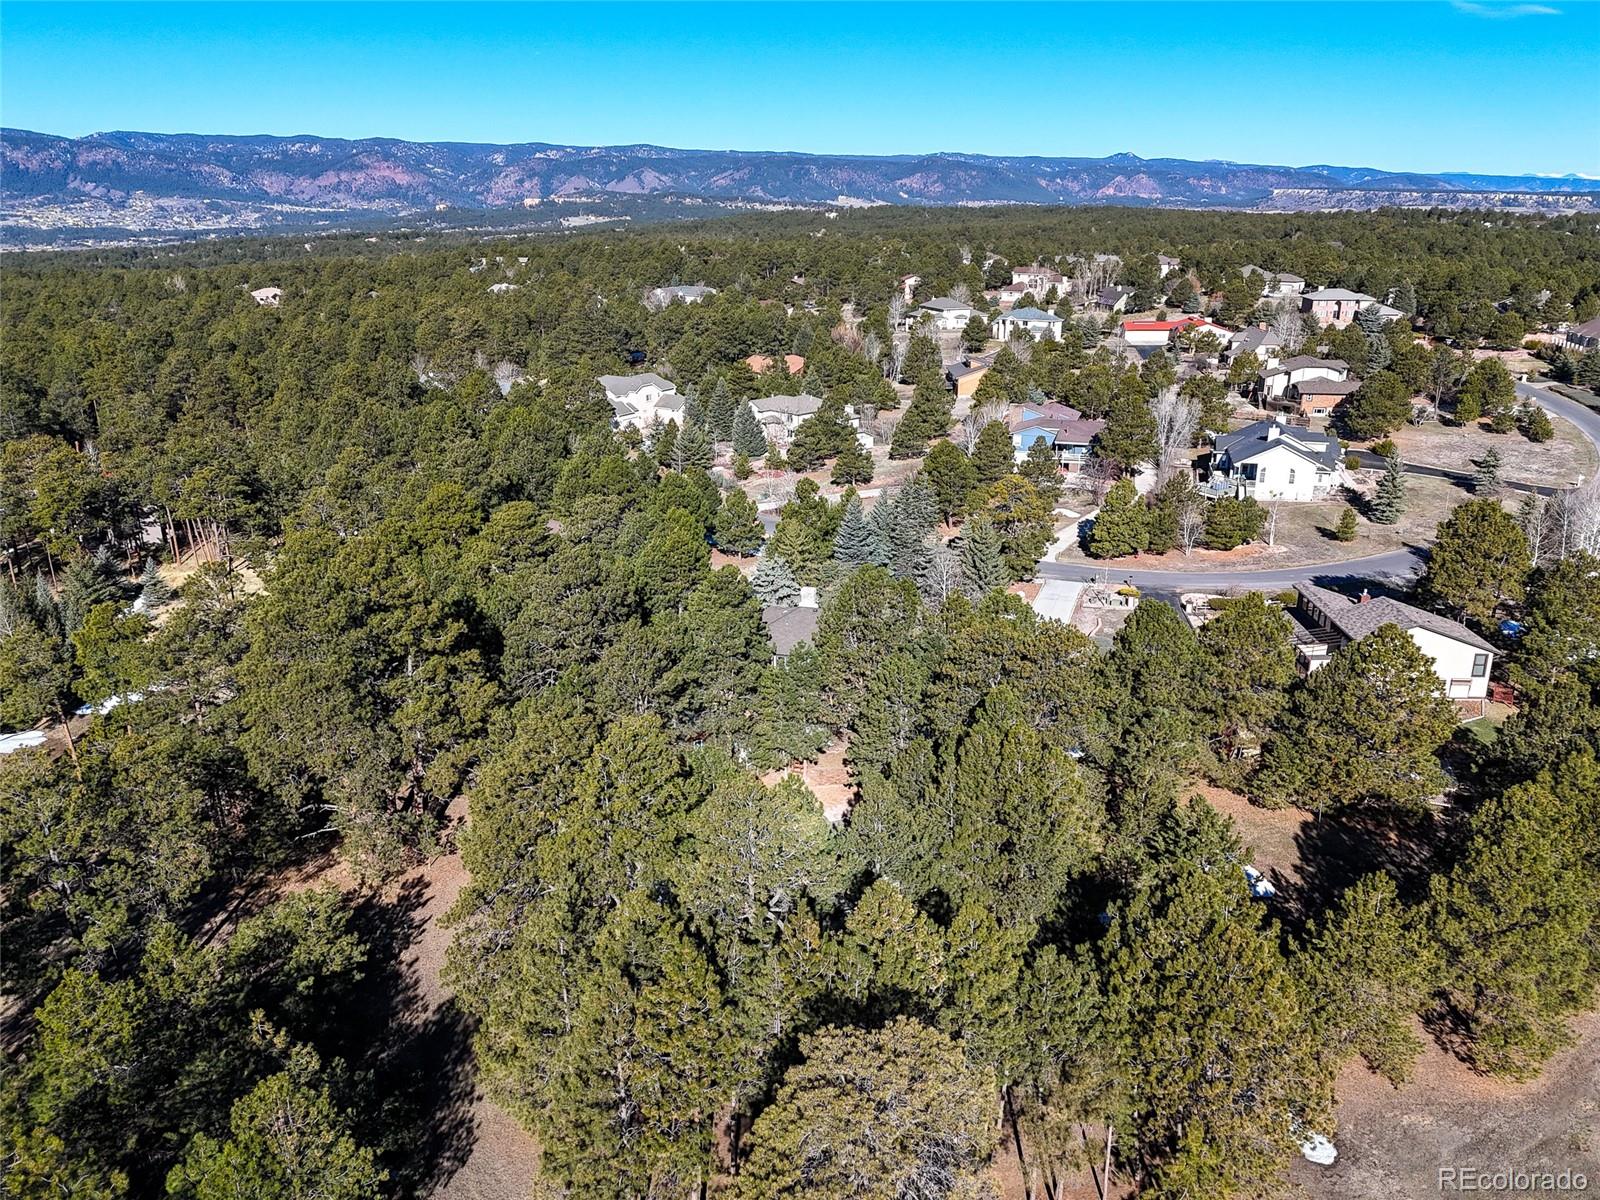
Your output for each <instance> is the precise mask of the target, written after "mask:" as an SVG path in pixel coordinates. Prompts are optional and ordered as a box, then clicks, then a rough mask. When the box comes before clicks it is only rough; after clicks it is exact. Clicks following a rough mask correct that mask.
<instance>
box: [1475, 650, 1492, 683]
mask: <svg viewBox="0 0 1600 1200" xmlns="http://www.w3.org/2000/svg"><path fill="white" fill-rule="evenodd" d="M1488 673H1489V656H1488V655H1487V654H1474V655H1473V656H1472V677H1473V678H1474V679H1482V678H1483V677H1484V676H1485V675H1487V674H1488Z"/></svg>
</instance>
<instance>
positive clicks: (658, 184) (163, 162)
mask: <svg viewBox="0 0 1600 1200" xmlns="http://www.w3.org/2000/svg"><path fill="white" fill-rule="evenodd" d="M623 197H656V198H663V199H669V198H676V199H679V200H683V201H689V200H698V201H701V202H703V203H708V204H716V205H720V206H731V207H746V206H750V205H759V206H768V205H784V206H790V205H804V206H844V207H852V206H863V205H876V204H931V205H953V204H954V205H979V204H1133V205H1145V206H1154V207H1174V208H1236V209H1261V210H1304V209H1369V208H1378V207H1387V206H1392V205H1399V206H1418V205H1422V206H1433V205H1437V206H1446V207H1493V208H1500V209H1512V210H1519V211H1540V212H1563V211H1568V212H1570V211H1591V210H1594V209H1596V208H1597V207H1600V180H1593V179H1587V178H1583V177H1580V176H1574V175H1567V176H1561V177H1550V176H1540V175H1515V176H1500V175H1479V174H1470V173H1463V172H1448V173H1443V174H1428V173H1417V172H1389V171H1381V170H1377V169H1374V168H1364V167H1341V166H1331V165H1318V166H1308V167H1283V166H1266V165H1258V164H1251V163H1236V162H1219V161H1206V162H1194V161H1189V160H1186V159H1172V158H1156V159H1145V158H1139V157H1138V156H1136V155H1133V154H1114V155H1111V156H1110V157H1108V158H1042V157H1039V158H1035V157H1004V156H992V155H982V154H955V153H940V154H927V155H885V156H866V155H841V154H801V153H782V152H769V151H742V150H677V149H670V148H667V147H662V146H648V145H637V146H562V145H551V144H547V143H543V142H528V143H521V144H517V145H489V144H477V143H463V142H412V141H403V140H398V139H393V138H364V139H360V140H354V141H352V140H345V139H340V138H323V137H315V136H312V135H302V136H294V137H269V136H264V135H259V136H211V135H204V134H161V133H97V134H91V135H89V136H87V137H82V138H68V137H58V136H54V135H51V134H44V133H33V132H29V131H27V130H20V129H4V130H0V235H3V236H4V237H5V239H6V240H7V241H10V242H13V243H18V242H27V241H30V240H55V241H59V240H61V239H62V236H63V235H65V236H67V237H69V238H70V236H71V235H72V233H73V232H74V231H76V232H80V233H88V234H93V235H95V236H105V235H108V234H113V233H116V232H118V231H122V232H130V233H141V234H151V233H168V234H172V233H184V232H189V233H201V232H216V231H230V230H241V229H261V228H270V227H284V226H328V225H336V224H338V223H340V221H341V220H352V219H368V220H370V219H371V218H373V217H400V216H404V215H407V214H413V213H424V212H431V211H434V210H438V209H449V210H461V211H462V212H463V214H470V213H480V214H485V213H490V212H493V211H494V210H518V209H520V210H523V211H527V210H537V209H539V208H540V206H542V205H545V204H550V203H560V204H563V205H565V204H570V203H578V204H582V203H584V202H588V201H596V200H605V199H612V200H615V199H620V198H623ZM30 235H32V236H30Z"/></svg>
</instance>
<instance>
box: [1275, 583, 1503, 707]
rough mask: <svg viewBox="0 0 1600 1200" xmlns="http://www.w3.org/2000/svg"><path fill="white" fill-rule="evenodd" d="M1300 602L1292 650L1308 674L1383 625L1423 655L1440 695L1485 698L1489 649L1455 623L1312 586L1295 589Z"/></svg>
mask: <svg viewBox="0 0 1600 1200" xmlns="http://www.w3.org/2000/svg"><path fill="white" fill-rule="evenodd" d="M1295 592H1296V593H1297V594H1298V596H1299V601H1298V603H1297V604H1296V606H1295V610H1294V611H1293V612H1292V613H1291V614H1290V615H1291V617H1292V618H1293V620H1294V640H1295V649H1296V651H1297V653H1298V654H1299V657H1300V662H1301V664H1302V665H1303V666H1304V668H1305V669H1306V670H1307V671H1308V672H1310V671H1315V670H1317V668H1319V667H1321V666H1323V665H1324V664H1325V663H1326V662H1327V661H1328V658H1329V656H1330V655H1331V654H1333V653H1334V651H1336V650H1339V649H1341V648H1342V647H1344V646H1347V645H1349V644H1350V643H1351V642H1359V641H1360V640H1361V639H1362V638H1364V637H1367V636H1368V635H1370V634H1372V633H1374V632H1376V631H1377V630H1378V629H1379V628H1380V627H1382V626H1384V625H1394V626H1396V627H1397V628H1398V629H1400V631H1401V632H1403V633H1405V634H1406V635H1407V636H1408V637H1410V638H1411V640H1412V641H1413V642H1415V643H1416V644H1417V649H1419V650H1421V651H1422V653H1423V654H1425V655H1427V657H1428V659H1429V660H1430V661H1431V662H1432V663H1433V670H1434V673H1435V674H1436V675H1438V677H1439V683H1440V690H1441V691H1443V692H1444V694H1445V695H1446V696H1448V697H1450V698H1451V699H1452V700H1482V699H1484V698H1485V697H1487V696H1488V694H1489V674H1490V672H1491V671H1492V670H1493V669H1494V654H1495V650H1494V647H1493V646H1491V645H1490V644H1489V643H1488V642H1486V641H1484V640H1483V638H1481V637H1479V636H1478V635H1477V634H1476V633H1473V632H1472V630H1470V629H1468V628H1467V627H1466V626H1465V625H1463V624H1462V623H1461V622H1460V621H1452V620H1451V619H1450V618H1449V617H1442V616H1440V615H1439V614H1438V613H1434V612H1429V611H1428V610H1427V609H1425V608H1418V607H1417V606H1416V605H1414V604H1407V603H1405V602H1404V601H1403V600H1395V599H1393V598H1392V597H1389V596H1379V597H1376V598H1374V597H1372V596H1369V595H1368V594H1367V593H1366V592H1365V591H1363V592H1362V593H1361V595H1360V596H1359V597H1358V598H1356V599H1355V600H1351V599H1350V598H1349V597H1348V596H1341V595H1340V594H1339V593H1338V592H1334V591H1329V590H1328V589H1327V588H1323V587H1318V586H1316V585H1315V584H1311V583H1301V584H1296V585H1295Z"/></svg>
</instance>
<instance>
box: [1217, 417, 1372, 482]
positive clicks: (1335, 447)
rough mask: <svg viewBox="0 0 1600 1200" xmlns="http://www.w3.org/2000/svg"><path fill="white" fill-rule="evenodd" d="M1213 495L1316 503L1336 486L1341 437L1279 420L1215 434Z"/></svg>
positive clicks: (1341, 465) (1341, 455)
mask: <svg viewBox="0 0 1600 1200" xmlns="http://www.w3.org/2000/svg"><path fill="white" fill-rule="evenodd" d="M1212 447H1213V449H1212V453H1211V466H1210V474H1209V477H1208V478H1207V480H1206V484H1205V487H1204V491H1205V492H1206V494H1208V495H1211V496H1237V497H1240V498H1243V497H1246V496H1253V497H1254V498H1255V499H1257V500H1314V499H1316V498H1317V497H1319V496H1320V495H1322V494H1324V493H1325V492H1327V490H1328V489H1329V488H1331V487H1333V486H1334V485H1335V484H1336V483H1338V482H1339V479H1340V476H1341V473H1342V470H1343V449H1342V448H1341V447H1340V445H1339V439H1338V438H1336V437H1332V436H1331V435H1329V434H1326V433H1314V432H1312V431H1311V430H1309V429H1294V428H1291V427H1290V426H1288V425H1285V424H1284V423H1283V422H1281V421H1274V420H1267V421H1255V422H1253V423H1252V424H1249V425H1246V426H1245V427H1244V428H1243V429H1241V430H1239V431H1238V432H1236V433H1219V434H1215V435H1213V438H1212Z"/></svg>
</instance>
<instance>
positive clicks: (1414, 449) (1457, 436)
mask: <svg viewBox="0 0 1600 1200" xmlns="http://www.w3.org/2000/svg"><path fill="white" fill-rule="evenodd" d="M1550 423H1551V424H1552V425H1553V426H1555V431H1556V435H1555V437H1553V438H1551V439H1550V440H1549V441H1548V442H1530V441H1529V440H1528V439H1527V438H1525V437H1523V436H1522V434H1520V433H1516V432H1512V433H1490V432H1489V431H1488V426H1487V425H1483V424H1479V425H1478V426H1475V427H1473V428H1470V429H1464V428H1461V427H1459V426H1455V425H1442V424H1439V423H1438V422H1430V423H1429V424H1426V425H1408V426H1406V427H1405V428H1404V429H1402V430H1400V432H1398V433H1396V434H1394V435H1393V439H1394V443H1395V445H1396V446H1398V447H1400V457H1401V458H1402V459H1404V460H1405V461H1406V462H1408V463H1415V464H1417V465H1418V466H1425V467H1440V468H1443V469H1444V470H1447V471H1464V472H1466V473H1467V474H1469V475H1470V474H1472V473H1473V472H1475V471H1476V470H1477V466H1476V464H1475V462H1474V460H1475V459H1479V458H1482V457H1483V456H1484V455H1485V454H1487V453H1488V452H1489V449H1490V448H1491V447H1493V448H1494V449H1495V450H1498V451H1499V452H1500V477H1501V478H1502V479H1514V480H1517V481H1519V482H1522V483H1541V484H1549V485H1552V486H1560V485H1562V484H1569V483H1576V482H1578V480H1579V478H1580V477H1582V478H1583V479H1593V478H1594V474H1595V470H1596V468H1597V467H1600V455H1597V454H1596V452H1595V448H1594V445H1593V444H1592V443H1591V442H1590V441H1589V439H1588V438H1586V437H1584V436H1583V434H1582V433H1580V432H1579V431H1578V428H1577V426H1575V425H1573V424H1572V423H1571V422H1570V421H1564V420H1562V419H1561V418H1560V417H1557V416H1552V417H1551V418H1550Z"/></svg>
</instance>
